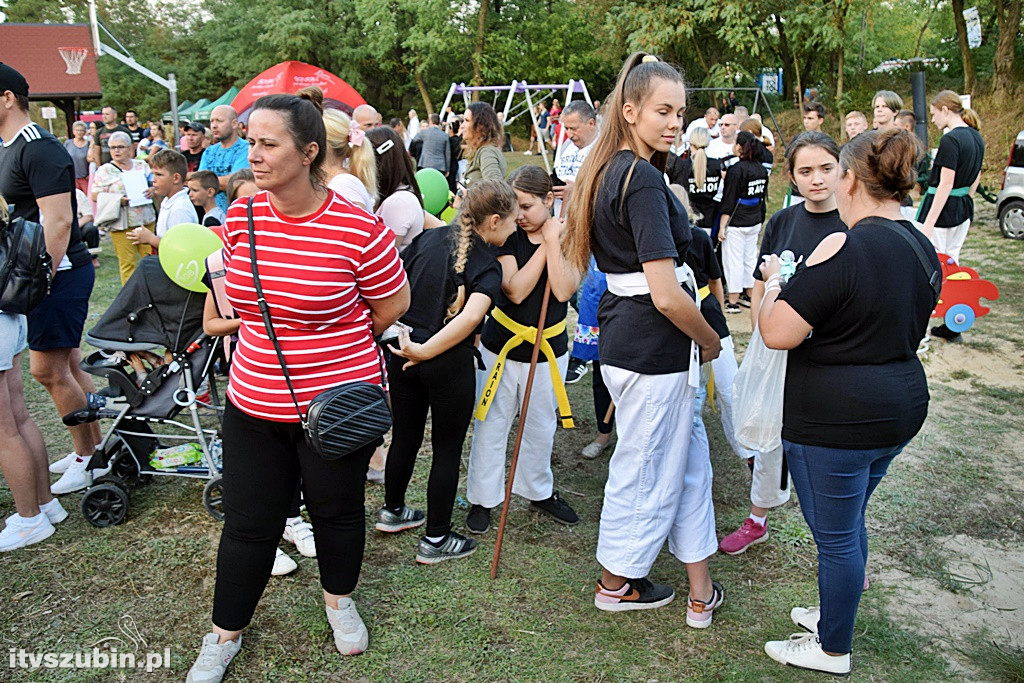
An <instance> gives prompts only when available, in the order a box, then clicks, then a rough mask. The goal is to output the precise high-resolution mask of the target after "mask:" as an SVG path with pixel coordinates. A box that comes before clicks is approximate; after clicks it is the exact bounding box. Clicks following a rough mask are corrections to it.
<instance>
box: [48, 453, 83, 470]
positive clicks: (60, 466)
mask: <svg viewBox="0 0 1024 683" xmlns="http://www.w3.org/2000/svg"><path fill="white" fill-rule="evenodd" d="M77 457H78V453H75V452H74V451H71V452H70V453H68V454H67V455H65V456H64V457H63V458H61V459H60V460H58V461H56V462H51V463H50V471H51V472H53V473H54V474H64V473H65V472H67V471H68V467H70V466H71V463H73V462H74V461H75V458H77Z"/></svg>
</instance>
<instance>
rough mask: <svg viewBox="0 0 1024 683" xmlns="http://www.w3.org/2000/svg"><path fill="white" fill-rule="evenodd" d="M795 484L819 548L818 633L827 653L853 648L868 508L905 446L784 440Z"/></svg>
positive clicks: (842, 652)
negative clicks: (862, 447)
mask: <svg viewBox="0 0 1024 683" xmlns="http://www.w3.org/2000/svg"><path fill="white" fill-rule="evenodd" d="M782 445H783V448H785V451H786V458H787V459H788V461H789V473H790V475H791V476H792V477H793V488H794V489H795V490H796V494H797V496H798V497H799V498H800V509H801V511H802V512H803V515H804V519H805V520H807V526H809V527H810V528H811V533H812V534H813V535H814V542H815V544H816V545H817V546H818V597H819V600H820V601H821V620H820V621H819V622H818V637H819V639H820V640H821V647H822V648H823V649H824V650H825V651H826V652H832V653H836V654H845V653H847V652H850V651H852V650H853V623H854V620H855V619H856V618H857V607H858V605H859V604H860V596H861V593H862V592H863V589H864V565H865V564H867V561H868V534H867V530H866V529H865V528H864V510H865V509H866V508H867V505H868V499H869V498H871V494H872V493H873V492H874V490H875V487H876V486H878V482H880V481H881V480H882V477H884V476H885V472H886V470H887V469H888V467H889V463H890V462H891V461H892V459H893V458H895V457H896V456H897V455H899V453H900V451H902V450H903V447H904V446H906V444H905V443H904V444H901V445H899V446H887V447H885V448H872V449H870V450H846V449H841V448H825V447H821V446H806V445H803V444H798V443H793V442H792V441H786V440H783V442H782Z"/></svg>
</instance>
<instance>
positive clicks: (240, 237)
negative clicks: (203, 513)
mask: <svg viewBox="0 0 1024 683" xmlns="http://www.w3.org/2000/svg"><path fill="white" fill-rule="evenodd" d="M322 102H323V94H322V93H321V92H320V90H319V89H318V88H309V89H307V90H305V91H302V92H300V93H299V95H298V96H296V95H271V96H267V97H264V98H261V99H260V100H258V101H257V102H256V104H255V106H254V107H253V112H252V115H251V116H250V118H249V129H248V139H249V164H250V166H251V167H252V171H253V174H254V175H255V177H256V184H257V185H258V186H259V188H260V190H261V191H260V192H259V193H258V194H257V195H256V196H255V197H254V198H253V221H254V225H255V231H254V232H255V241H256V252H257V255H256V262H257V266H258V271H259V275H260V283H261V285H262V288H263V292H264V296H265V298H266V300H267V303H268V305H269V307H270V314H271V317H272V319H273V322H274V331H275V333H276V335H277V338H278V341H279V344H280V346H281V350H282V352H283V354H284V357H285V361H286V363H287V365H288V371H289V374H290V375H291V379H292V384H293V385H294V388H295V392H296V394H297V397H298V402H299V406H300V409H301V410H302V411H303V412H305V410H306V406H307V405H308V403H309V401H310V400H311V399H312V398H313V397H314V396H316V395H317V394H319V393H320V392H321V391H324V390H325V389H329V388H331V387H334V386H337V385H339V384H342V383H346V382H359V381H364V382H375V383H381V382H382V381H383V378H382V377H381V372H382V370H381V364H380V361H379V360H378V350H377V346H376V344H375V343H374V340H373V338H374V336H375V335H377V334H380V333H381V332H383V331H384V330H385V329H387V328H388V327H389V326H390V325H391V324H392V323H394V322H395V321H396V320H398V318H399V317H400V316H401V315H402V314H403V313H404V312H405V310H406V309H407V308H408V307H409V285H408V282H407V280H406V277H405V272H404V270H403V269H402V264H401V262H400V261H399V258H398V252H397V250H396V249H395V246H394V245H395V236H394V234H392V232H391V231H390V230H389V229H388V228H387V227H386V226H385V225H384V223H383V222H382V221H381V220H380V219H379V218H377V217H375V216H373V215H372V214H369V213H367V212H365V211H363V210H361V209H359V208H358V207H355V206H353V205H352V204H350V203H349V202H346V201H344V200H343V199H341V198H340V197H339V196H338V195H337V194H336V193H335V192H333V191H332V190H329V189H327V188H326V187H324V185H323V178H322V166H323V160H324V155H325V151H326V148H327V145H326V133H325V130H324V124H323V119H322V118H321V116H322V106H323V105H322ZM224 239H225V266H226V268H227V276H226V291H227V295H228V298H229V299H230V301H231V304H232V306H233V307H234V309H235V313H236V315H237V316H238V317H239V319H240V320H241V328H240V329H239V335H238V344H237V346H236V347H235V351H234V354H233V356H232V363H231V379H230V383H229V386H228V392H227V396H228V405H227V408H226V410H225V413H224V424H223V432H224V471H223V476H224V510H225V523H224V530H223V532H222V534H221V541H220V549H219V551H218V557H217V583H216V590H215V593H214V604H213V632H212V633H210V634H208V635H207V636H206V637H205V638H204V641H203V648H202V652H201V653H200V655H199V658H198V659H197V660H196V663H195V665H194V666H193V667H192V670H191V671H190V672H189V680H202V681H219V680H220V677H221V676H223V673H224V670H225V669H226V668H227V665H228V663H230V661H231V658H232V657H234V655H235V654H236V653H237V652H238V649H239V648H240V647H241V630H242V629H243V628H245V627H246V626H247V625H248V624H249V621H250V620H251V618H252V615H253V612H254V611H255V609H256V604H257V603H258V602H259V599H260V596H261V595H262V593H263V589H264V588H265V587H266V584H267V580H268V579H269V577H270V570H271V567H272V565H273V563H274V552H275V548H276V547H277V543H278V541H279V540H280V538H281V533H282V531H283V529H284V524H285V518H286V517H287V513H288V508H289V504H290V502H291V500H292V496H293V494H294V491H295V486H296V482H297V481H298V479H299V477H301V479H302V487H303V494H304V496H303V497H304V499H305V501H306V507H307V510H308V511H309V515H310V518H311V519H312V522H313V529H314V531H315V533H316V544H317V561H318V564H319V566H320V582H321V585H322V586H323V590H324V601H325V603H326V610H327V616H328V620H329V621H330V623H331V627H332V628H333V630H334V640H335V644H336V646H337V648H338V650H339V651H340V652H341V653H342V654H346V655H349V654H358V653H359V652H362V651H363V650H365V649H366V646H367V641H368V637H367V631H366V627H365V626H364V625H363V622H362V620H361V619H360V617H359V613H358V612H357V611H356V607H355V604H354V603H353V602H352V599H351V597H350V596H351V593H352V591H353V589H354V588H355V586H356V582H357V580H358V578H359V570H360V567H361V565H362V558H363V546H364V540H365V524H364V521H363V514H364V512H363V511H364V507H363V506H364V496H363V490H364V483H363V482H364V480H365V477H366V467H367V464H368V462H369V460H370V455H371V454H372V453H373V449H374V446H375V445H376V444H371V445H369V446H366V447H365V448H362V449H360V450H358V451H355V452H353V453H351V454H349V455H348V456H346V457H344V458H341V459H339V460H325V459H324V458H322V457H320V456H318V455H317V454H316V453H315V452H314V451H312V450H311V449H310V448H309V447H308V446H307V445H306V442H305V440H304V438H303V434H302V428H301V426H300V424H299V416H298V414H297V413H296V410H295V406H294V404H293V403H292V398H291V394H290V393H289V391H288V386H287V384H286V382H285V378H284V373H283V372H282V369H281V366H280V363H279V362H278V359H277V355H276V353H275V351H274V347H273V344H272V343H271V342H270V340H269V338H268V336H267V332H266V329H265V328H264V326H263V319H262V317H261V315H260V311H259V308H258V306H257V304H256V294H255V287H254V285H253V277H252V271H251V260H250V259H251V253H250V248H249V239H248V220H247V217H246V203H245V202H242V201H239V202H236V203H234V204H233V205H232V206H231V207H230V208H229V209H228V215H227V222H226V223H225V228H224Z"/></svg>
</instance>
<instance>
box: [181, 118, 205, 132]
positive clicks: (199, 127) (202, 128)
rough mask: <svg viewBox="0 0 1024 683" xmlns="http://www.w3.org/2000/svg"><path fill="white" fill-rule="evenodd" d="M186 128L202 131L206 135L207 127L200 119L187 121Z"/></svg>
mask: <svg viewBox="0 0 1024 683" xmlns="http://www.w3.org/2000/svg"><path fill="white" fill-rule="evenodd" d="M185 130H194V131H195V132H197V133H202V134H203V135H206V127H205V126H204V125H203V124H201V123H199V122H198V121H192V122H190V123H186V124H185Z"/></svg>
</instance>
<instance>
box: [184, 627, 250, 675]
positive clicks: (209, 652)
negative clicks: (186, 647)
mask: <svg viewBox="0 0 1024 683" xmlns="http://www.w3.org/2000/svg"><path fill="white" fill-rule="evenodd" d="M219 640H220V637H219V636H218V635H217V634H216V633H207V634H206V635H205V636H203V649H201V650H200V651H199V657H198V658H197V659H196V663H195V664H193V665H192V668H191V669H189V670H188V677H187V678H186V679H185V683H220V681H221V679H223V678H224V672H225V671H227V668H228V664H230V663H231V660H232V659H234V658H235V655H237V654H238V651H239V650H240V649H241V648H242V636H241V634H239V636H238V640H229V641H227V642H226V643H220V644H218V642H217V641H219Z"/></svg>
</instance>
